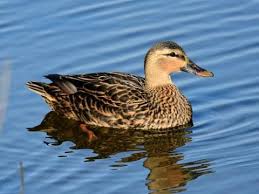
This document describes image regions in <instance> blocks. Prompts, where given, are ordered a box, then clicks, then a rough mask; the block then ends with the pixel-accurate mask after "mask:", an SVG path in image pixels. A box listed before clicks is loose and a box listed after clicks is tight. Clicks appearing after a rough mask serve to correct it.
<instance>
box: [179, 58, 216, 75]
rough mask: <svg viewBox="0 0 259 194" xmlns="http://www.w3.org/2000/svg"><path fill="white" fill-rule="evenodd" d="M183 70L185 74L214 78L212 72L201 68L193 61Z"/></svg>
mask: <svg viewBox="0 0 259 194" xmlns="http://www.w3.org/2000/svg"><path fill="white" fill-rule="evenodd" d="M181 70H182V71H184V72H188V73H192V74H194V75H198V76H201V77H213V76H214V74H213V73H212V72H210V71H207V70H206V69H203V68H201V67H199V66H198V65H196V64H195V63H194V62H192V61H191V60H190V61H189V63H188V64H187V65H186V66H185V67H182V68H181Z"/></svg>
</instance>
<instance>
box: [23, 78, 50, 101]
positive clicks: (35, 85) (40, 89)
mask: <svg viewBox="0 0 259 194" xmlns="http://www.w3.org/2000/svg"><path fill="white" fill-rule="evenodd" d="M26 85H27V86H28V88H29V89H30V90H31V91H33V92H35V93H37V94H39V95H41V96H43V97H46V91H45V89H44V86H45V85H46V84H45V83H42V82H33V81H30V82H27V83H26Z"/></svg>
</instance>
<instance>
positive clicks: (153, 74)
mask: <svg viewBox="0 0 259 194" xmlns="http://www.w3.org/2000/svg"><path fill="white" fill-rule="evenodd" d="M169 84H173V82H172V79H171V77H170V75H168V73H167V72H165V71H164V70H162V69H159V68H157V69H151V67H150V66H147V67H146V68H145V87H146V88H148V89H152V88H156V87H159V86H163V85H164V86H166V85H169Z"/></svg>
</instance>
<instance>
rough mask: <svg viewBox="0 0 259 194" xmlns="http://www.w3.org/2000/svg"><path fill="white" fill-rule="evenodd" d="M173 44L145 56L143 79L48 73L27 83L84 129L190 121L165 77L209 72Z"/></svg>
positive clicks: (151, 127) (186, 106) (161, 126)
mask: <svg viewBox="0 0 259 194" xmlns="http://www.w3.org/2000/svg"><path fill="white" fill-rule="evenodd" d="M194 65H195V64H194V63H193V62H192V61H190V60H189V59H188V58H187V56H186V55H185V53H184V51H183V50H182V48H181V47H180V46H178V45H177V44H176V43H174V42H162V43H159V44H157V45H155V46H154V47H153V48H151V49H150V50H149V51H148V53H147V55H146V57H145V78H142V77H139V76H135V75H131V74H126V73H92V74H81V75H58V74H51V75H47V76H46V77H47V78H48V79H50V80H51V81H52V83H50V84H47V83H40V82H28V83H27V85H28V87H29V88H30V89H31V90H33V91H34V92H36V93H38V94H40V95H41V96H42V97H43V98H44V99H45V100H46V102H47V103H48V104H49V105H50V107H51V108H52V109H53V110H54V111H56V112H58V113H59V114H61V115H64V116H66V117H68V118H72V119H75V120H78V121H80V122H83V123H85V124H86V125H88V126H98V127H111V128H123V129H141V130H149V131H151V130H160V129H166V128H172V127H177V126H181V125H185V124H187V123H188V122H190V121H191V118H192V108H191V105H190V103H189V102H188V100H187V99H186V98H185V97H184V96H183V95H182V94H181V92H180V91H179V90H178V88H177V87H176V86H175V85H174V84H173V82H172V81H171V78H170V77H169V74H170V73H172V72H175V71H180V70H182V71H188V72H191V73H195V74H198V75H200V76H212V73H210V72H208V71H206V70H204V69H202V68H200V67H198V66H196V65H195V68H196V69H195V68H192V67H193V66H194Z"/></svg>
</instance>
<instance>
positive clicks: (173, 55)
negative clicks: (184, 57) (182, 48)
mask: <svg viewBox="0 0 259 194" xmlns="http://www.w3.org/2000/svg"><path fill="white" fill-rule="evenodd" d="M169 56H170V57H177V54H176V53H175V52H171V53H170V54H169Z"/></svg>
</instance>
